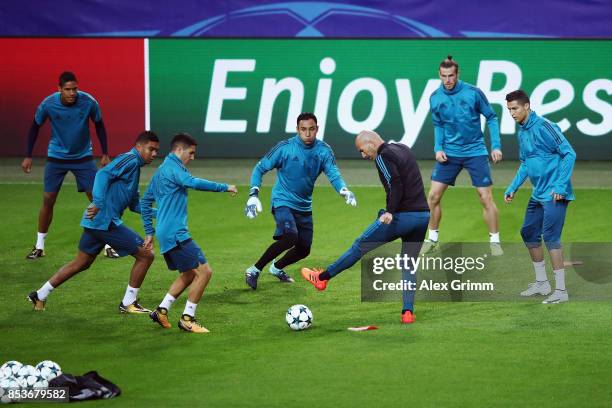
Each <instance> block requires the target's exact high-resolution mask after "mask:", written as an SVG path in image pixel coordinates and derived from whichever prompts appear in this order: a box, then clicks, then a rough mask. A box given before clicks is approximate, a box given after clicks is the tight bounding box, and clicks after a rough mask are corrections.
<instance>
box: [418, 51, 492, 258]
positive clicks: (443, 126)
mask: <svg viewBox="0 0 612 408" xmlns="http://www.w3.org/2000/svg"><path fill="white" fill-rule="evenodd" d="M439 75H440V79H441V80H442V84H441V85H440V88H438V89H437V90H436V91H435V92H434V93H433V94H432V95H431V97H430V99H429V105H430V109H431V118H432V122H433V125H434V138H435V146H434V152H435V155H436V164H435V167H434V170H433V173H432V175H431V187H430V189H429V195H428V197H427V201H428V203H429V209H430V211H431V219H430V221H429V237H428V240H427V241H426V244H425V246H424V252H433V251H435V250H436V249H437V247H438V234H439V226H440V220H441V219H442V207H441V201H442V196H443V195H444V192H445V191H446V189H447V188H448V186H449V185H450V186H454V185H455V180H456V178H457V175H459V172H461V169H466V170H467V171H468V173H469V174H470V177H471V179H472V185H473V186H474V187H476V191H477V192H478V197H479V198H480V203H481V204H482V212H483V216H484V220H485V223H486V224H487V227H488V229H489V242H490V247H491V254H492V255H502V254H503V250H502V248H501V244H500V238H499V226H498V215H497V206H496V205H495V202H494V201H493V193H492V189H491V185H492V184H493V180H492V178H491V168H490V166H489V161H488V157H487V148H486V146H485V141H484V136H483V134H482V131H481V129H480V115H483V116H484V117H485V118H486V119H487V126H488V127H489V133H490V135H491V160H492V161H493V163H498V162H499V161H501V159H502V152H501V140H500V137H499V123H498V121H497V116H496V115H495V112H493V109H492V108H491V105H489V102H488V101H487V98H486V97H485V95H484V94H483V93H482V91H481V90H480V89H478V88H476V87H475V86H473V85H470V84H468V83H466V82H463V81H460V80H459V64H457V62H456V61H455V60H454V59H453V57H451V56H450V55H449V56H448V57H447V58H446V59H445V60H444V61H442V62H441V63H440V67H439Z"/></svg>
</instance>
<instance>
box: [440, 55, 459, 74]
mask: <svg viewBox="0 0 612 408" xmlns="http://www.w3.org/2000/svg"><path fill="white" fill-rule="evenodd" d="M452 67H455V68H456V69H455V71H456V72H459V64H457V61H455V60H454V59H453V56H452V55H447V56H446V59H443V60H442V62H441V63H440V68H452Z"/></svg>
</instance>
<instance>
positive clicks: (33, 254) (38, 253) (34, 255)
mask: <svg viewBox="0 0 612 408" xmlns="http://www.w3.org/2000/svg"><path fill="white" fill-rule="evenodd" d="M43 256H45V250H44V249H38V248H36V247H33V248H32V250H31V251H30V253H29V254H28V256H26V259H30V260H34V259H38V258H42V257H43Z"/></svg>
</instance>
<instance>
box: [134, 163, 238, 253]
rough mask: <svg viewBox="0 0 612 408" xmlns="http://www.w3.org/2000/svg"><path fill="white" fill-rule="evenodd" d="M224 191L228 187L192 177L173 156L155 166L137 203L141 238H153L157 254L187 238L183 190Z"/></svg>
mask: <svg viewBox="0 0 612 408" xmlns="http://www.w3.org/2000/svg"><path fill="white" fill-rule="evenodd" d="M190 188H191V189H194V190H200V191H216V192H224V191H227V189H228V185H227V184H224V183H215V182H213V181H208V180H204V179H201V178H197V177H193V176H192V175H191V173H189V170H187V168H186V167H185V166H184V165H183V162H182V161H181V159H179V158H178V157H177V156H176V155H175V154H174V153H170V154H169V155H168V156H167V157H166V159H165V160H164V162H163V163H162V164H161V166H159V168H158V169H157V171H156V172H155V174H154V175H153V178H152V179H151V182H150V183H149V187H147V191H146V192H145V194H144V196H143V197H142V199H141V200H140V208H141V210H142V214H141V215H142V221H143V224H144V230H145V234H147V235H153V234H156V237H157V240H158V241H159V245H160V248H161V253H162V254H163V253H166V252H168V251H169V250H171V249H172V248H174V247H176V246H177V244H178V243H179V242H182V241H185V240H186V239H189V238H191V234H190V233H189V230H188V229H187V190H188V189H190ZM154 201H155V202H157V231H155V228H153V216H154V214H153V213H154V209H153V202H154Z"/></svg>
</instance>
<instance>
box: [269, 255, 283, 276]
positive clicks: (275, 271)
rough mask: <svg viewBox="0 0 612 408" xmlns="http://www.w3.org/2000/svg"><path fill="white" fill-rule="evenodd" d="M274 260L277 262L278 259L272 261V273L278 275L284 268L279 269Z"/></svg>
mask: <svg viewBox="0 0 612 408" xmlns="http://www.w3.org/2000/svg"><path fill="white" fill-rule="evenodd" d="M274 262H276V259H275V260H274V261H272V263H271V264H270V273H271V274H272V275H278V274H279V273H281V272H282V271H283V270H282V269H278V268H277V267H276V266H274Z"/></svg>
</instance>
